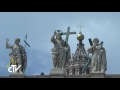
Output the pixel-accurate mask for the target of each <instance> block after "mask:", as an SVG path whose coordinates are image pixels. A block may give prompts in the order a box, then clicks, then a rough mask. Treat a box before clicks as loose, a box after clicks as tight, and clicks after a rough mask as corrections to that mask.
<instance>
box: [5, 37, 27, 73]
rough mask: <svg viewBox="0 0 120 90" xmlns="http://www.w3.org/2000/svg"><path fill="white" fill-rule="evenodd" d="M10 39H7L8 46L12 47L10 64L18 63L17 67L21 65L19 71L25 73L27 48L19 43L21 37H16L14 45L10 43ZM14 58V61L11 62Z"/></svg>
mask: <svg viewBox="0 0 120 90" xmlns="http://www.w3.org/2000/svg"><path fill="white" fill-rule="evenodd" d="M8 41H9V40H8V39H7V40H6V48H7V49H12V53H10V54H9V56H10V65H14V64H16V65H17V67H18V66H19V65H21V67H20V68H19V70H18V72H17V73H20V74H23V73H24V72H25V69H26V66H27V55H26V52H25V49H24V47H23V46H22V45H19V43H20V39H19V38H16V39H15V43H14V45H10V44H8ZM11 60H14V63H13V62H11Z"/></svg>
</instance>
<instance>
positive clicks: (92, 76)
mask: <svg viewBox="0 0 120 90" xmlns="http://www.w3.org/2000/svg"><path fill="white" fill-rule="evenodd" d="M91 78H105V73H103V72H94V73H91Z"/></svg>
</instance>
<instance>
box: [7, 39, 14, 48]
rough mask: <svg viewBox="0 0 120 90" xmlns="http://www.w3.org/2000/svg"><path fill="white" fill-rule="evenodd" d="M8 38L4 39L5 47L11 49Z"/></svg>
mask: <svg viewBox="0 0 120 90" xmlns="http://www.w3.org/2000/svg"><path fill="white" fill-rule="evenodd" d="M8 41H9V40H8V39H6V48H7V49H13V46H12V45H10V44H8Z"/></svg>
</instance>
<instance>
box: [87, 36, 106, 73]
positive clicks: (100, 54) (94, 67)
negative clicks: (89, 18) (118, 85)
mask: <svg viewBox="0 0 120 90" xmlns="http://www.w3.org/2000/svg"><path fill="white" fill-rule="evenodd" d="M88 53H92V59H91V73H105V71H106V70H107V60H106V50H105V48H104V47H103V46H102V43H101V44H99V39H98V38H94V39H93V45H92V46H91V47H90V48H89V49H88Z"/></svg>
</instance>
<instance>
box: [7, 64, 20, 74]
mask: <svg viewBox="0 0 120 90" xmlns="http://www.w3.org/2000/svg"><path fill="white" fill-rule="evenodd" d="M20 67H21V65H19V66H18V68H17V65H11V66H10V67H9V68H8V72H10V73H15V72H17V71H18V70H19V69H20ZM11 69H12V70H11Z"/></svg>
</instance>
